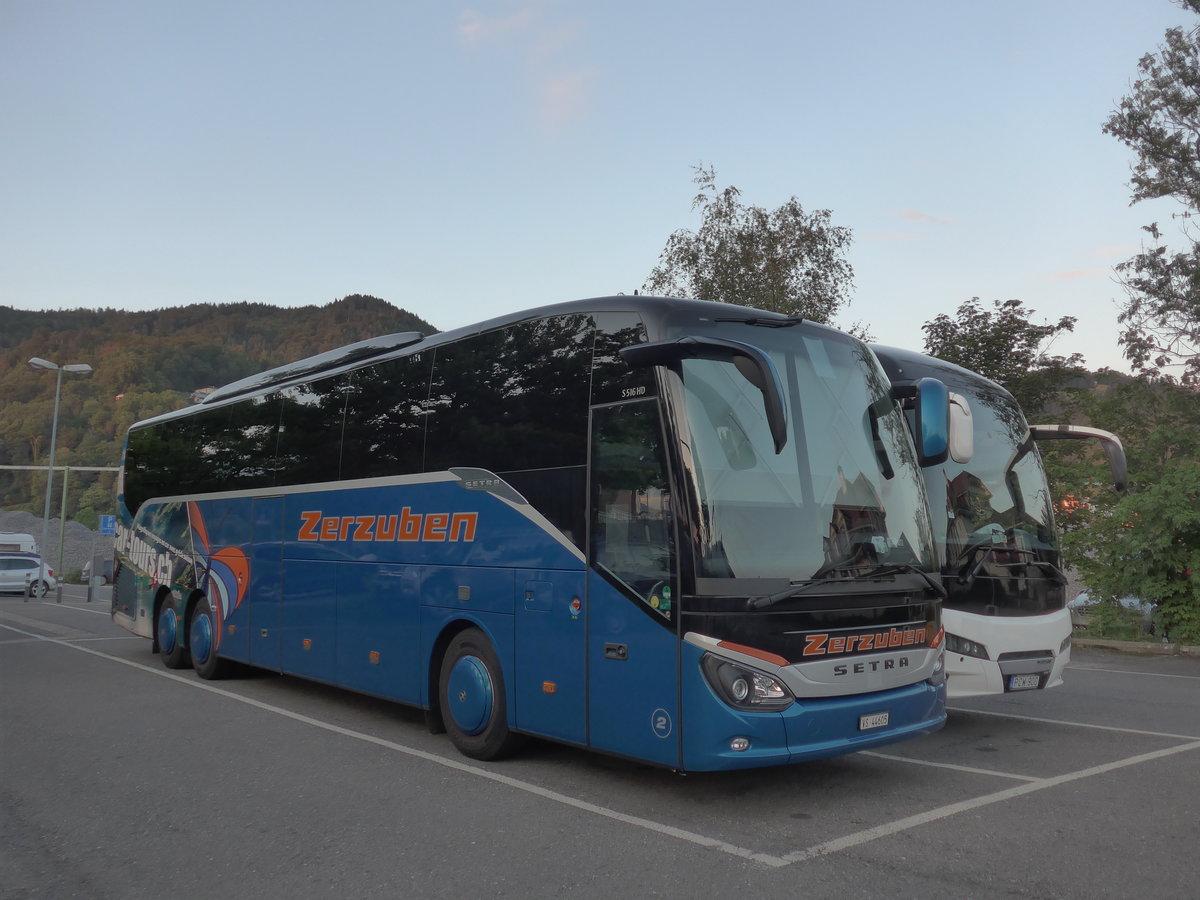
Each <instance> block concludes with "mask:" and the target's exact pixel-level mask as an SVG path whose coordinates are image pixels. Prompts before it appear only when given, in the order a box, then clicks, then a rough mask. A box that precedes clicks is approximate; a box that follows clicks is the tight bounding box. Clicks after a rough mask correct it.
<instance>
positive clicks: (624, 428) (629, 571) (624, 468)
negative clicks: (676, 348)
mask: <svg viewBox="0 0 1200 900" xmlns="http://www.w3.org/2000/svg"><path fill="white" fill-rule="evenodd" d="M592 442H593V443H592V551H593V561H594V562H595V563H596V565H598V566H600V567H601V568H602V569H605V570H607V571H608V572H609V573H610V574H611V575H613V576H615V577H616V579H617V580H618V581H619V582H620V583H622V584H623V585H625V587H626V588H628V589H629V590H630V591H631V592H632V593H634V594H635V595H636V596H637V597H639V598H640V599H641V600H643V601H644V602H645V603H647V604H648V605H649V606H650V607H651V608H653V609H655V610H657V611H658V612H660V613H662V614H663V615H670V611H671V596H672V591H671V585H672V581H671V578H672V572H673V571H674V541H673V531H672V520H671V494H670V488H669V485H668V482H667V471H666V464H665V458H664V454H663V446H662V439H661V429H660V428H659V421H658V405H657V404H656V403H655V402H653V401H649V402H641V403H628V404H622V405H620V406H609V407H603V408H600V409H596V410H594V411H593V412H592Z"/></svg>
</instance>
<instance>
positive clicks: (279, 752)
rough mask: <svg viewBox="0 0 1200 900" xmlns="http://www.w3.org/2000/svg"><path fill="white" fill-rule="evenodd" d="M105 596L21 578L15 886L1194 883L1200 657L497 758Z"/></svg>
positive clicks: (7, 715) (1, 620) (1122, 656)
mask: <svg viewBox="0 0 1200 900" xmlns="http://www.w3.org/2000/svg"><path fill="white" fill-rule="evenodd" d="M106 611H107V602H106V598H105V599H104V600H99V599H98V602H96V603H93V604H90V605H89V604H86V603H84V602H83V601H82V597H81V596H80V597H71V596H64V603H63V604H55V603H54V602H53V600H52V598H50V600H49V602H47V601H41V602H30V603H23V602H22V601H21V598H19V597H16V598H13V597H3V598H0V683H2V684H3V685H4V690H3V692H2V695H0V713H2V714H3V719H2V721H4V722H5V723H6V724H5V728H4V729H3V735H2V736H0V749H2V750H3V754H2V757H0V759H2V760H3V762H2V768H0V788H2V793H0V799H2V800H3V803H2V809H0V870H3V871H5V872H7V873H10V875H9V876H6V879H5V880H6V881H8V883H9V885H10V887H7V888H5V889H4V893H3V896H5V897H10V896H11V897H14V898H15V897H27V896H28V897H35V896H36V897H41V896H80V897H85V896H86V897H102V896H112V897H137V896H147V897H149V896H160V894H159V893H156V892H157V891H160V890H161V888H162V885H163V884H164V881H163V879H164V878H166V879H167V882H166V883H170V884H172V885H175V886H176V893H179V892H183V893H187V894H195V895H197V896H199V895H202V894H207V893H215V892H217V891H225V892H229V891H231V890H237V891H238V892H239V893H250V892H258V893H261V894H262V895H263V896H266V897H274V896H283V895H286V896H289V897H308V896H312V897H320V896H329V894H330V893H331V892H332V890H333V887H334V886H336V890H337V892H341V893H346V894H353V895H355V896H381V897H384V896H389V897H394V896H398V895H400V894H404V895H406V896H418V897H421V896H455V897H467V896H485V895H486V896H512V897H518V896H519V897H555V896H563V895H564V894H565V893H570V894H572V896H584V897H590V896H595V897H608V896H611V894H612V892H614V891H617V890H620V891H623V892H624V893H627V894H633V895H634V896H683V895H690V896H698V897H700V896H704V897H707V896H723V895H725V894H728V893H729V892H731V891H733V892H737V893H746V892H751V891H752V892H754V893H755V894H757V895H759V896H765V897H776V896H778V897H785V896H787V897H792V896H797V895H804V896H810V897H825V896H828V897H1012V896H1018V897H1047V898H1049V897H1110V896H1153V897H1156V898H1161V897H1181V898H1182V897H1194V896H1195V895H1196V890H1195V880H1196V876H1195V848H1196V847H1197V846H1200V815H1198V814H1197V812H1196V810H1195V800H1196V798H1197V797H1200V659H1197V658H1195V657H1189V656H1173V655H1158V654H1154V655H1139V654H1126V653H1120V652H1115V651H1112V650H1108V649H1099V648H1077V651H1076V654H1075V658H1074V660H1073V662H1072V665H1071V666H1070V668H1069V669H1068V672H1067V679H1066V682H1067V683H1066V684H1065V685H1064V686H1063V687H1062V688H1058V689H1055V690H1053V691H1049V692H1031V693H1024V694H1011V695H1006V696H1002V697H995V698H984V699H980V700H972V701H969V702H964V703H959V704H955V706H954V708H953V709H952V710H951V714H950V718H949V722H948V724H947V726H946V728H945V729H944V730H942V731H941V732H939V733H938V734H935V735H932V736H930V737H927V738H922V739H919V740H916V741H910V742H907V743H902V744H897V745H893V746H892V747H889V748H886V751H883V752H870V753H860V754H854V755H851V756H844V757H837V758H835V759H831V760H825V761H820V762H816V763H810V764H807V765H802V766H794V767H787V768H782V769H769V770H755V771H749V772H736V773H729V774H720V775H703V776H687V777H683V776H679V775H674V774H672V773H669V772H664V771H660V770H655V769H650V768H647V767H644V766H640V765H635V764H631V763H627V762H624V761H621V760H614V759H610V758H606V757H602V756H598V755H596V754H592V753H588V752H585V751H581V750H577V749H573V748H568V747H563V746H559V745H555V744H550V743H543V742H535V743H533V744H531V745H530V746H529V747H528V748H527V749H526V750H525V752H524V753H523V754H522V755H521V756H519V757H518V758H516V759H513V760H511V761H507V762H504V763H496V764H481V763H475V762H472V761H470V760H467V759H465V758H463V757H461V756H459V755H457V754H456V752H455V751H454V750H453V748H452V747H451V746H450V745H449V743H448V742H447V741H446V740H445V738H444V736H437V735H430V734H428V733H427V731H426V730H425V729H424V726H423V722H422V718H421V715H420V713H419V712H416V711H412V710H407V709H404V708H401V707H396V706H394V705H392V704H388V703H384V702H381V701H377V700H373V699H371V698H364V697H358V696H356V695H352V694H347V693H345V692H343V691H338V690H334V689H331V688H326V687H323V686H320V685H314V684H311V683H307V682H303V681H299V680H296V679H289V678H280V677H278V676H274V675H270V674H266V673H257V674H254V673H252V674H250V675H249V676H248V677H245V678H241V679H236V680H231V681H226V682H219V683H211V682H202V681H200V680H199V679H198V678H196V676H195V675H194V673H191V672H182V673H175V672H168V671H167V670H165V669H164V668H162V666H161V664H160V663H159V662H158V660H157V659H156V658H155V657H153V656H152V655H151V654H150V652H149V642H148V641H145V640H143V639H140V638H133V637H132V636H129V635H128V634H127V633H126V632H124V631H122V630H121V629H118V628H116V627H115V626H113V625H112V624H111V622H109V621H108V619H107V616H106V615H105V613H106ZM182 851H186V852H183V853H182V856H181V852H182ZM192 857H194V859H195V860H196V861H197V862H198V863H203V864H196V865H187V864H186V860H187V859H188V858H192ZM180 866H181V867H182V871H178V872H177V871H175V869H176V867H180ZM168 873H169V874H168ZM401 888H402V889H403V890H400V889H401Z"/></svg>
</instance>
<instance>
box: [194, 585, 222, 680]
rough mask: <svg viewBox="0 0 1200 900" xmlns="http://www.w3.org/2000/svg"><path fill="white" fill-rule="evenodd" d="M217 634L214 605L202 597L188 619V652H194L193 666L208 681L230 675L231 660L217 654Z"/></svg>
mask: <svg viewBox="0 0 1200 900" xmlns="http://www.w3.org/2000/svg"><path fill="white" fill-rule="evenodd" d="M217 636H218V635H217V623H216V619H215V617H214V616H213V611H212V606H211V605H210V604H209V602H208V598H207V597H201V598H200V599H199V600H197V601H196V605H195V606H194V607H192V616H191V619H189V621H188V652H190V653H191V654H192V668H193V669H195V670H196V674H197V675H199V676H200V677H201V678H203V679H205V680H206V681H215V680H217V679H218V678H225V677H227V676H228V675H229V668H230V663H229V660H227V659H221V657H219V656H217Z"/></svg>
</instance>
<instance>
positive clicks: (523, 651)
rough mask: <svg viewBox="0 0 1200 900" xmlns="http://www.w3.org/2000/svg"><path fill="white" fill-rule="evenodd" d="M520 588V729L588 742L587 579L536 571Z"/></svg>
mask: <svg viewBox="0 0 1200 900" xmlns="http://www.w3.org/2000/svg"><path fill="white" fill-rule="evenodd" d="M517 585H518V589H519V595H518V597H517V629H516V632H517V653H516V684H515V685H514V687H515V691H514V693H515V695H516V707H517V708H516V717H515V718H516V724H517V727H518V728H519V729H521V730H522V731H528V732H531V733H533V734H540V735H545V736H546V737H551V738H555V739H557V740H561V741H570V742H572V743H576V744H583V743H586V741H587V722H586V714H585V710H586V699H587V698H586V663H585V660H586V646H585V640H586V635H587V625H586V617H585V615H584V612H585V610H584V575H583V573H582V572H561V571H559V572H551V571H541V572H539V571H534V572H529V573H528V577H527V580H525V581H524V583H523V584H522V582H521V581H520V580H518V582H517Z"/></svg>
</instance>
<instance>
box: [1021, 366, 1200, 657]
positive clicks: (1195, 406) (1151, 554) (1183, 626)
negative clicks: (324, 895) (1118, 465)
mask: <svg viewBox="0 0 1200 900" xmlns="http://www.w3.org/2000/svg"><path fill="white" fill-rule="evenodd" d="M1105 388H1106V389H1104V390H1095V391H1092V392H1090V393H1088V394H1086V395H1081V398H1080V399H1081V401H1082V410H1081V411H1082V413H1083V415H1084V416H1085V417H1086V419H1087V420H1088V421H1089V422H1090V423H1091V424H1093V425H1095V426H1097V427H1099V428H1105V429H1107V430H1109V431H1113V432H1115V433H1116V434H1118V435H1120V436H1121V439H1122V441H1123V442H1124V444H1125V450H1126V453H1127V455H1128V458H1129V478H1130V482H1129V490H1128V491H1127V493H1126V494H1125V495H1123V496H1122V495H1118V494H1116V493H1115V492H1114V491H1113V490H1111V487H1110V486H1109V483H1108V482H1107V474H1106V473H1105V472H1104V470H1103V466H1100V467H1097V465H1096V462H1097V461H1096V459H1095V456H1096V454H1095V453H1094V450H1093V448H1092V447H1091V445H1090V442H1088V443H1084V442H1075V441H1063V442H1055V443H1053V444H1051V445H1049V447H1043V448H1042V450H1043V452H1044V453H1045V455H1046V456H1047V461H1048V468H1050V469H1051V471H1052V472H1054V474H1055V476H1056V482H1057V487H1058V492H1056V493H1059V496H1060V498H1066V499H1067V500H1068V501H1069V502H1065V503H1064V502H1060V504H1059V514H1058V521H1059V524H1060V526H1062V527H1063V528H1064V530H1065V531H1066V532H1067V534H1066V535H1065V537H1064V549H1065V550H1066V551H1067V553H1068V560H1069V562H1070V563H1071V564H1072V565H1074V566H1075V567H1076V568H1078V569H1079V571H1080V572H1081V573H1082V575H1083V577H1084V581H1085V582H1086V583H1087V585H1088V586H1089V588H1091V590H1092V591H1093V592H1094V593H1095V594H1096V595H1097V596H1101V597H1108V598H1117V597H1141V598H1142V599H1145V600H1150V601H1153V602H1154V603H1156V605H1157V617H1158V618H1159V621H1160V624H1161V625H1162V627H1163V628H1164V630H1165V631H1166V632H1167V634H1168V635H1169V636H1170V637H1171V638H1172V639H1173V640H1179V641H1187V642H1195V641H1197V640H1200V393H1198V392H1197V389H1196V388H1195V387H1193V386H1188V385H1181V384H1176V383H1173V382H1171V381H1169V380H1163V379H1159V380H1152V379H1149V378H1144V377H1143V378H1136V379H1128V378H1122V379H1119V380H1116V381H1114V382H1112V383H1110V384H1108V385H1106V386H1105ZM1089 457H1090V458H1089Z"/></svg>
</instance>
